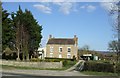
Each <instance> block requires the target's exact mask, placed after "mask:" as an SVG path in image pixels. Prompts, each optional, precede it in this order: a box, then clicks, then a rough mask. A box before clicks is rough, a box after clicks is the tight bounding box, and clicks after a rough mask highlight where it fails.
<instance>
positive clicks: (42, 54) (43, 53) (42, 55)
mask: <svg viewBox="0 0 120 78" xmlns="http://www.w3.org/2000/svg"><path fill="white" fill-rule="evenodd" d="M38 55H39V56H38V58H39V59H44V58H45V57H46V47H43V48H41V47H39V48H38Z"/></svg>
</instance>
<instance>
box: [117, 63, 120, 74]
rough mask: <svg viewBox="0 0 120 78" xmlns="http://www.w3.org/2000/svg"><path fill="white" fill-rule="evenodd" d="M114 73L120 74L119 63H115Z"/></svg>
mask: <svg viewBox="0 0 120 78" xmlns="http://www.w3.org/2000/svg"><path fill="white" fill-rule="evenodd" d="M116 73H120V63H117V65H116Z"/></svg>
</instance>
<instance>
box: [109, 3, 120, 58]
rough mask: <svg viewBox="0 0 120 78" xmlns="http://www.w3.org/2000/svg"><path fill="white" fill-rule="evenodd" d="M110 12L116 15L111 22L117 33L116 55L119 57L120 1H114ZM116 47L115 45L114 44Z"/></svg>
mask: <svg viewBox="0 0 120 78" xmlns="http://www.w3.org/2000/svg"><path fill="white" fill-rule="evenodd" d="M110 14H111V15H115V14H117V15H116V18H115V21H114V22H113V23H114V24H113V28H114V30H115V31H116V33H117V38H118V42H117V46H118V48H117V49H118V50H117V57H120V1H117V2H114V3H113V6H112V8H111V10H110ZM115 47H116V46H115Z"/></svg>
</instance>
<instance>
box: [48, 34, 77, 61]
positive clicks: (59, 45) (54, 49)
mask: <svg viewBox="0 0 120 78" xmlns="http://www.w3.org/2000/svg"><path fill="white" fill-rule="evenodd" d="M77 53H78V38H77V37H76V35H74V38H53V37H52V35H50V36H49V39H48V42H47V45H46V57H50V58H68V59H73V58H74V57H75V58H76V59H77V58H78V57H77Z"/></svg>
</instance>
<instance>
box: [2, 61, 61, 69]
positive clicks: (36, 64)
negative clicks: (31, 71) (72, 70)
mask: <svg viewBox="0 0 120 78" xmlns="http://www.w3.org/2000/svg"><path fill="white" fill-rule="evenodd" d="M1 61H2V62H1ZM0 64H2V65H11V66H21V67H34V68H62V61H61V62H22V61H20V62H18V61H10V60H9V61H8V60H0Z"/></svg>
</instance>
